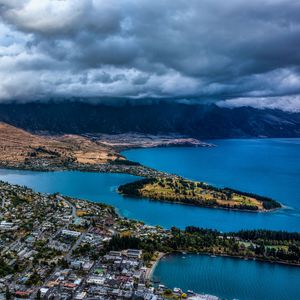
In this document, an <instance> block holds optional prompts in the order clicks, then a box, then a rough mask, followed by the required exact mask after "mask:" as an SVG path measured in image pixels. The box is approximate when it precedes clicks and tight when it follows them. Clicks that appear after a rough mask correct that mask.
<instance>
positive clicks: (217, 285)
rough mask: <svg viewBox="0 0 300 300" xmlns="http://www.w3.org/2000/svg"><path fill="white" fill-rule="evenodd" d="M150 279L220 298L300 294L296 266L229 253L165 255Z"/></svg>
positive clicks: (280, 298) (284, 299) (277, 299)
mask: <svg viewBox="0 0 300 300" xmlns="http://www.w3.org/2000/svg"><path fill="white" fill-rule="evenodd" d="M153 279H155V280H159V281H160V283H162V284H165V285H166V286H168V287H170V288H174V287H180V288H182V289H183V290H185V291H186V290H188V289H191V290H193V291H194V292H198V293H208V294H212V295H217V296H219V297H220V298H222V299H241V300H253V299H255V300H265V299H272V300H289V299H299V295H300V285H299V282H300V271H299V268H298V267H293V266H285V265H278V264H271V263H267V262H258V261H250V260H248V261H245V260H242V259H235V258H229V257H214V258H213V257H210V256H207V255H197V254H187V255H181V254H172V255H168V256H165V257H163V258H162V259H161V260H160V261H159V263H158V265H157V266H156V268H155V270H154V273H153Z"/></svg>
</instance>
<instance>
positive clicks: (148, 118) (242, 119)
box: [0, 101, 300, 139]
mask: <svg viewBox="0 0 300 300" xmlns="http://www.w3.org/2000/svg"><path fill="white" fill-rule="evenodd" d="M0 121H2V122H5V123H8V124H11V125H13V126H16V127H19V128H23V129H25V130H28V131H31V132H49V133H52V134H53V133H54V134H62V133H66V134H82V133H96V132H97V133H109V134H111V133H113V134H115V133H126V132H138V133H144V134H170V133H177V134H182V135H188V136H191V137H195V138H200V139H201V138H202V139H205V138H242V137H245V138H246V137H300V113H288V112H283V111H280V110H270V109H265V110H259V109H255V108H250V107H242V108H232V109H230V108H222V107H218V106H217V105H214V104H211V105H199V104H182V103H175V102H172V103H171V102H159V103H153V104H149V105H148V104H147V105H146V104H143V105H133V104H131V103H126V104H123V105H121V106H110V105H107V104H89V103H83V102H67V101H65V102H63V101H62V102H45V103H38V102H32V103H24V104H17V103H7V104H0Z"/></svg>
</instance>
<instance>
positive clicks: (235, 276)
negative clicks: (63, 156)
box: [0, 139, 300, 300]
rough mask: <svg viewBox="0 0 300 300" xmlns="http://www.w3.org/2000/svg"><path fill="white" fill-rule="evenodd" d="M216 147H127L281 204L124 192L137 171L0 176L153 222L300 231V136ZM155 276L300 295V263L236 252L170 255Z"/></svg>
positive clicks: (135, 155)
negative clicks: (264, 207)
mask: <svg viewBox="0 0 300 300" xmlns="http://www.w3.org/2000/svg"><path fill="white" fill-rule="evenodd" d="M213 143H215V144H216V145H217V147H214V148H157V149H136V150H130V151H126V152H125V155H126V156H127V157H128V158H129V159H131V160H135V161H139V162H141V163H143V164H146V165H148V166H152V167H155V168H157V169H160V170H164V171H168V172H172V173H177V174H180V175H182V176H184V177H188V178H191V179H196V180H204V181H206V182H208V183H211V184H214V185H218V186H230V187H234V188H238V189H241V190H244V191H249V192H255V193H259V194H262V195H266V196H269V197H273V198H274V199H276V200H278V201H280V202H281V203H283V204H284V205H285V206H286V208H284V209H281V210H279V211H276V212H270V213H247V212H237V211H226V210H218V209H208V208H199V207H193V206H186V205H179V204H169V203H162V202H155V201H149V200H146V199H131V198H125V197H122V196H121V195H119V194H118V193H117V192H116V189H117V187H118V186H119V185H121V184H124V183H127V182H130V181H134V180H136V179H137V177H135V176H130V175H125V174H101V173H87V172H69V171H66V172H30V171H16V170H0V179H1V180H5V181H8V182H10V183H16V184H21V185H26V186H29V187H31V188H33V189H34V190H36V191H40V192H46V193H54V192H60V193H62V194H64V195H69V196H72V197H77V198H82V199H88V200H92V201H99V202H104V203H107V204H110V205H113V206H114V207H116V208H117V209H118V211H119V212H120V214H121V215H123V216H125V217H129V218H133V219H138V220H142V221H144V222H145V223H147V224H151V225H157V224H159V225H162V226H164V227H166V228H169V227H171V226H174V225H175V226H177V227H181V228H183V227H185V226H187V225H196V226H200V227H208V228H216V229H219V230H222V231H235V230H239V229H242V228H269V229H282V230H289V231H300V192H299V187H300V140H299V139H295V140H289V139H272V140H220V141H213ZM154 276H155V277H158V278H159V279H160V280H161V281H162V282H163V283H165V284H166V285H168V286H170V287H174V286H178V287H181V288H183V289H185V290H187V289H193V290H194V291H197V292H205V293H210V294H216V295H218V296H220V297H222V298H228V299H233V298H238V299H242V300H260V299H264V300H265V299H273V300H277V299H278V300H279V299H280V300H285V299H293V300H294V299H300V285H299V282H300V271H299V268H296V267H289V266H282V265H276V264H268V263H259V262H253V261H244V260H238V259H231V258H221V257H216V258H211V257H209V256H201V255H194V256H193V255H186V257H185V258H183V257H182V256H180V255H175V256H174V255H172V256H168V257H166V258H164V259H163V260H162V261H161V262H160V263H159V264H158V266H157V268H156V270H155V273H154Z"/></svg>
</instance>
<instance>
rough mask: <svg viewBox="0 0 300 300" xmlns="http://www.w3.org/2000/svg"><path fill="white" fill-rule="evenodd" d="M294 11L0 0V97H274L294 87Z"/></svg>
mask: <svg viewBox="0 0 300 300" xmlns="http://www.w3.org/2000/svg"><path fill="white" fill-rule="evenodd" d="M299 11H300V2H299V1H294V0H266V1H263V2H262V1H259V0H252V1H251V2H250V1H248V2H245V1H244V0H228V1H221V0H203V1H198V0H190V1H186V0H178V1H173V0H160V1H156V0H154V1H146V0H123V1H118V0H111V1H106V0H97V1H96V0H94V1H93V0H84V1H82V0H43V1H40V0H0V100H2V101H5V100H10V99H22V100H24V99H30V100H32V99H36V98H47V97H48V98H49V97H66V96H70V97H71V96H80V97H102V96H116V97H133V98H143V97H168V98H170V97H174V98H180V97H181V98H184V99H189V98H193V99H196V100H197V99H198V100H199V101H201V100H209V99H213V100H215V101H219V100H226V99H235V98H238V99H248V98H253V97H255V99H256V100H258V99H264V97H273V99H276V101H281V99H283V97H279V96H284V97H286V98H288V97H290V96H289V95H298V94H300V84H299V83H300V52H299V51H297V49H299V47H300V39H299V36H300V19H299V16H298V12H299ZM291 97H292V96H291ZM291 99H294V98H291ZM297 99H298V98H297Z"/></svg>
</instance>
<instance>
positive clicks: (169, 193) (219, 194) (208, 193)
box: [118, 177, 281, 211]
mask: <svg viewBox="0 0 300 300" xmlns="http://www.w3.org/2000/svg"><path fill="white" fill-rule="evenodd" d="M118 191H119V192H120V193H122V194H124V195H126V196H136V197H143V198H149V199H152V200H159V201H168V202H174V203H183V204H190V205H195V206H205V207H213V208H226V209H238V210H247V211H269V210H272V209H276V208H280V207H281V205H280V203H278V202H276V201H275V200H273V199H270V198H267V197H263V196H259V195H255V194H251V193H245V192H241V191H238V190H234V189H230V188H216V187H214V186H211V185H208V184H206V183H203V182H197V181H191V180H187V179H183V178H181V177H156V178H146V179H142V180H138V181H135V182H131V183H127V184H124V185H122V186H120V187H119V189H118Z"/></svg>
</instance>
